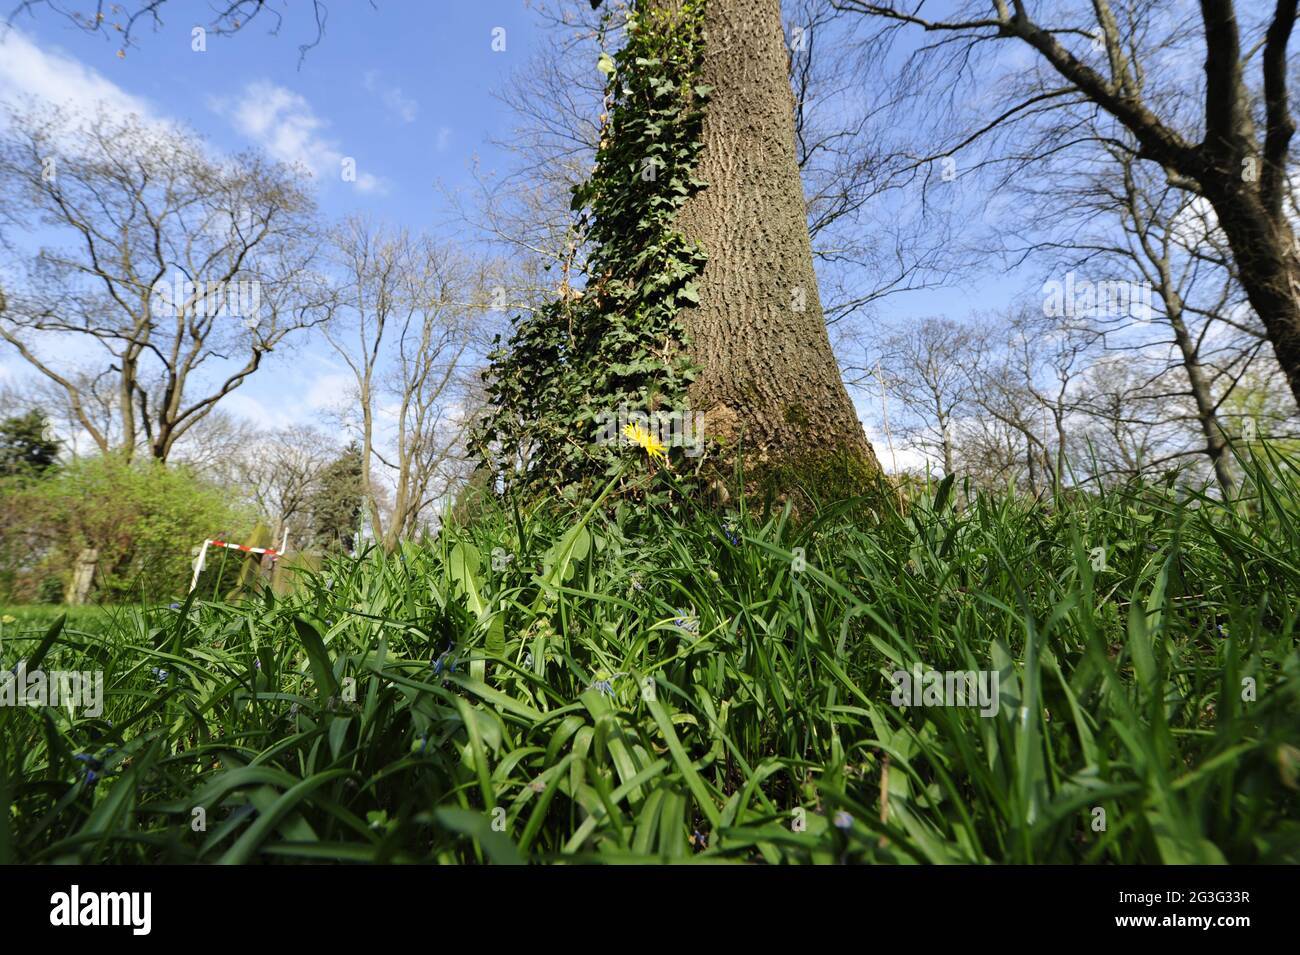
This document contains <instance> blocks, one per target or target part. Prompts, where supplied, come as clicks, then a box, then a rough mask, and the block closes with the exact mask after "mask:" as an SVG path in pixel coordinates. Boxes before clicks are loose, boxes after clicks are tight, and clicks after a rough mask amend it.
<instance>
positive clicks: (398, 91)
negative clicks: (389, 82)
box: [361, 70, 420, 123]
mask: <svg viewBox="0 0 1300 955" xmlns="http://www.w3.org/2000/svg"><path fill="white" fill-rule="evenodd" d="M361 84H362V85H363V86H364V87H365V88H366V89H367V90H368V91H370V92H371V93H375V94H377V95H378V96H379V99H380V101H381V102H382V103H383V104H384V106H385V107H387V108H388V111H389V112H390V113H392V114H393V115H395V116H396V117H397V118H398V119H400V120H401V121H402V122H404V123H413V122H415V117H416V115H417V114H418V113H419V112H420V104H419V103H417V102H416V101H415V100H413V99H411V98H410V97H409V96H407V95H406V94H405V93H403V92H402V88H401V87H400V86H382V85H381V84H380V82H379V72H378V71H377V70H369V71H367V72H366V73H365V75H364V76H362V78H361Z"/></svg>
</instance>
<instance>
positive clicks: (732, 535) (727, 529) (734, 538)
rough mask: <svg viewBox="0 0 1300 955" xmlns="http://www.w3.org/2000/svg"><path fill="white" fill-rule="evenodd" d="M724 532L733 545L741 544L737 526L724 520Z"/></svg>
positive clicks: (722, 525)
mask: <svg viewBox="0 0 1300 955" xmlns="http://www.w3.org/2000/svg"><path fill="white" fill-rule="evenodd" d="M721 527H722V533H723V534H725V535H726V537H727V540H728V541H730V542H731V546H732V547H738V546H740V535H739V534H737V533H736V529H735V527H733V526H732V525H731V524H728V523H726V522H722V524H721Z"/></svg>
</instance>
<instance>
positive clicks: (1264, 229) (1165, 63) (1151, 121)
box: [835, 0, 1300, 403]
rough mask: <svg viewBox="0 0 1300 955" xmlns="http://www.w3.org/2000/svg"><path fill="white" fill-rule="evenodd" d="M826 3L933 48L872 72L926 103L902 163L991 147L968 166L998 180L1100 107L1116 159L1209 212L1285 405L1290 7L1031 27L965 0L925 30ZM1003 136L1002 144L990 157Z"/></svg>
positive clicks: (1105, 15) (907, 20) (1289, 365)
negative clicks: (920, 144) (997, 168)
mask: <svg viewBox="0 0 1300 955" xmlns="http://www.w3.org/2000/svg"><path fill="white" fill-rule="evenodd" d="M835 5H836V7H837V8H840V9H843V10H848V11H856V12H859V13H863V14H866V15H869V16H871V17H874V18H877V20H878V21H879V22H880V23H881V24H882V28H881V29H882V35H884V34H892V35H894V36H898V35H899V34H898V32H897V31H898V28H899V27H900V25H905V26H909V27H911V28H913V29H915V30H918V31H923V32H924V34H925V35H926V36H927V37H929V36H933V37H939V38H941V39H940V40H939V41H938V42H933V43H931V42H928V41H926V42H920V43H918V45H917V46H916V47H915V49H914V50H913V51H912V52H911V55H910V57H908V58H907V59H906V62H904V63H901V64H900V62H899V61H898V60H897V59H892V58H884V59H881V61H880V62H882V63H888V64H889V67H888V68H889V69H891V70H894V71H895V73H896V74H897V76H898V77H899V79H898V80H896V81H895V82H894V83H893V84H891V88H893V89H899V88H900V87H901V86H902V85H903V84H907V85H911V86H912V87H913V88H914V90H915V92H914V95H913V97H910V98H911V99H913V101H914V100H915V98H918V97H919V98H923V99H925V100H926V101H927V104H928V105H929V106H931V107H933V109H932V111H931V113H930V115H931V116H932V117H934V119H935V121H934V122H933V123H932V124H930V125H929V126H928V128H927V130H926V132H927V133H928V134H929V135H930V136H932V137H933V138H932V139H931V142H930V144H929V145H928V148H922V149H921V150H919V151H918V152H914V153H913V154H912V158H911V160H910V161H909V162H907V163H905V168H909V169H913V170H914V169H916V168H918V167H928V166H929V165H930V164H932V163H934V162H936V161H938V160H940V159H943V158H951V157H954V156H956V155H958V154H959V153H961V154H962V155H965V153H966V152H968V151H972V148H973V147H975V146H976V144H981V145H989V143H990V141H993V143H992V145H991V146H990V150H991V152H990V153H989V154H988V155H986V157H985V159H984V160H981V161H986V162H992V163H995V164H1002V165H1003V167H1004V174H1014V173H1009V172H1007V169H1008V168H1009V169H1012V170H1022V169H1024V168H1025V166H1026V165H1028V164H1032V163H1034V162H1036V161H1039V160H1042V159H1044V158H1054V159H1056V160H1058V161H1059V160H1060V159H1061V158H1062V157H1063V156H1064V155H1066V154H1067V153H1069V152H1070V151H1071V149H1072V147H1073V146H1075V145H1077V144H1080V143H1083V144H1085V145H1086V144H1089V143H1091V137H1090V136H1089V135H1087V133H1086V132H1085V133H1084V134H1083V135H1080V134H1079V132H1078V127H1079V125H1080V123H1082V124H1083V126H1084V128H1085V129H1086V128H1087V117H1088V116H1089V114H1095V111H1097V110H1100V111H1101V112H1102V114H1103V115H1104V116H1106V117H1108V118H1109V119H1110V121H1111V123H1112V136H1111V139H1112V141H1113V142H1114V143H1115V144H1116V145H1117V146H1118V147H1119V148H1122V149H1124V150H1126V151H1128V152H1129V153H1130V155H1131V156H1132V157H1133V158H1134V159H1136V160H1139V161H1142V162H1149V163H1153V164H1155V165H1156V166H1157V167H1159V168H1160V169H1162V170H1163V171H1164V173H1165V175H1166V176H1167V177H1168V179H1169V180H1170V181H1171V182H1172V183H1174V184H1175V185H1177V186H1178V187H1179V188H1182V189H1186V190H1188V191H1190V192H1193V193H1195V194H1196V195H1197V196H1199V197H1201V198H1203V199H1204V200H1205V201H1206V202H1208V204H1209V205H1210V207H1211V208H1212V209H1213V210H1214V214H1215V217H1216V219H1217V223H1218V226H1219V228H1221V229H1222V230H1223V234H1224V235H1225V236H1226V238H1227V244H1228V246H1229V248H1230V250H1231V253H1232V258H1233V262H1234V265H1235V272H1236V275H1237V277H1238V280H1239V281H1240V283H1241V286H1242V288H1243V289H1244V290H1245V292H1246V295H1247V296H1248V298H1249V300H1250V303H1251V305H1252V307H1253V308H1254V310H1255V312H1256V314H1257V315H1258V316H1259V318H1260V321H1261V322H1262V323H1263V325H1264V328H1265V329H1266V332H1267V335H1268V339H1269V341H1270V343H1271V344H1272V346H1273V351H1274V354H1275V356H1276V358H1277V361H1278V363H1279V365H1280V366H1281V368H1282V370H1283V373H1284V374H1285V376H1286V379H1287V381H1288V383H1289V387H1290V390H1291V392H1292V394H1293V396H1294V397H1295V398H1296V401H1297V402H1298V403H1300V249H1298V248H1297V245H1296V241H1295V232H1294V228H1293V226H1292V222H1291V216H1292V215H1294V213H1295V210H1294V208H1290V207H1289V205H1290V203H1289V202H1288V195H1289V192H1290V186H1289V183H1290V176H1291V171H1290V164H1291V140H1292V137H1293V135H1294V132H1295V120H1294V118H1293V116H1292V114H1291V107H1290V101H1289V90H1288V82H1289V77H1288V66H1287V46H1288V43H1289V42H1290V39H1291V33H1292V30H1293V28H1294V25H1295V18H1296V6H1297V3H1296V0H1276V3H1273V4H1257V5H1248V4H1238V3H1236V2H1234V0H1203V2H1202V3H1201V4H1200V6H1199V18H1198V17H1197V16H1196V15H1195V14H1194V13H1192V10H1193V7H1192V6H1191V5H1184V6H1181V7H1179V8H1177V9H1176V10H1175V9H1171V8H1168V7H1166V6H1165V5H1161V4H1145V3H1140V4H1127V5H1123V6H1120V7H1116V6H1114V5H1112V4H1111V3H1110V2H1108V0H1097V2H1094V3H1092V4H1090V5H1087V10H1088V12H1087V13H1085V12H1083V10H1082V5H1081V9H1080V10H1077V11H1076V10H1069V9H1067V8H1066V7H1064V6H1062V5H1060V4H1052V5H1051V6H1050V7H1047V8H1046V9H1044V10H1043V11H1042V13H1041V17H1040V16H1036V15H1035V14H1033V13H1031V12H1030V10H1029V4H1027V3H1026V2H1024V0H1010V2H1008V0H966V2H964V3H961V4H959V5H958V6H957V9H956V10H954V11H953V13H952V15H951V16H945V17H942V18H938V19H935V18H930V17H927V16H924V15H922V12H921V10H920V8H919V7H918V6H916V5H912V4H904V3H898V2H892V0H890V2H880V3H873V2H869V0H835ZM1004 43H1014V44H1016V45H1017V46H1019V47H1020V49H1021V50H1023V51H1025V52H1029V53H1031V54H1032V56H1033V66H1031V67H1030V68H1028V69H1026V68H1025V65H1024V64H1023V62H1021V61H1018V60H1015V59H999V58H998V50H997V49H996V47H998V46H1000V45H1002V44H1004ZM1190 62H1200V63H1203V64H1204V69H1203V72H1202V73H1201V75H1200V76H1199V77H1198V78H1196V79H1195V80H1191V81H1190V83H1189V77H1188V75H1187V71H1186V70H1184V69H1181V68H1180V67H1181V65H1182V64H1184V63H1190ZM995 74H996V75H995ZM1252 77H1254V78H1255V79H1253V80H1252ZM975 91H978V92H975ZM989 94H991V95H992V96H993V101H992V102H990V99H989ZM968 97H969V98H968ZM963 102H965V103H978V111H977V112H975V113H971V114H966V115H961V113H960V109H961V107H960V106H959V105H958V104H962V103H963ZM954 107H956V108H954ZM945 127H946V128H945ZM1013 134H1014V137H1013ZM999 136H1001V137H1003V138H1002V139H1001V140H999ZM1011 138H1014V141H1015V145H1014V146H1012V147H1011V148H1009V149H999V145H998V143H999V142H1001V143H1003V144H1005V143H1006V142H1007V141H1008V140H1009V139H1011Z"/></svg>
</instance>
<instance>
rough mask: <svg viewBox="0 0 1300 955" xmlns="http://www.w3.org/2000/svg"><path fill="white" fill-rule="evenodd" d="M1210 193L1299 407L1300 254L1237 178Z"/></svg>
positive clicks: (1284, 225)
mask: <svg viewBox="0 0 1300 955" xmlns="http://www.w3.org/2000/svg"><path fill="white" fill-rule="evenodd" d="M1230 192H1232V193H1235V194H1229V195H1222V194H1221V193H1219V192H1210V193H1209V199H1210V203H1211V205H1213V207H1214V211H1215V213H1216V214H1217V215H1218V217H1219V225H1220V226H1221V227H1222V229H1223V234H1224V235H1225V236H1226V237H1227V239H1228V245H1229V246H1230V247H1231V249H1232V257H1233V261H1234V262H1235V263H1236V266H1237V277H1238V280H1239V281H1240V282H1241V287H1242V288H1243V289H1244V290H1245V292H1246V297H1247V298H1249V299H1250V304H1251V307H1252V308H1254V309H1255V314H1257V315H1258V316H1259V319H1260V321H1261V322H1262V323H1263V325H1264V329H1265V331H1266V332H1267V333H1268V340H1269V342H1270V343H1271V344H1272V345H1273V354H1274V355H1276V356H1277V361H1278V364H1279V365H1281V366H1282V372H1283V374H1285V375H1286V380H1287V385H1288V387H1290V389H1291V394H1292V395H1293V396H1294V397H1295V400H1296V404H1297V406H1300V255H1298V254H1297V250H1296V240H1295V237H1294V235H1293V234H1292V231H1291V228H1290V227H1289V226H1288V225H1287V223H1286V222H1285V220H1282V221H1273V220H1272V219H1270V217H1269V216H1268V215H1267V214H1266V212H1265V210H1264V207H1263V205H1262V203H1260V202H1259V200H1258V199H1256V198H1254V197H1250V196H1248V195H1247V194H1246V191H1245V190H1244V189H1243V188H1241V187H1240V186H1239V184H1237V183H1230Z"/></svg>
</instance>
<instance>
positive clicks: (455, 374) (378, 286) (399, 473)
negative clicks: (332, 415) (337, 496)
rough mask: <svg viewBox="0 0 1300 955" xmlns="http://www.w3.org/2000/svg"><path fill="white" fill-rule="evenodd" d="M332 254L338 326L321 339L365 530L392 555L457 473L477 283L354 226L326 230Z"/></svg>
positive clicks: (422, 252)
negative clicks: (344, 373) (342, 405)
mask: <svg viewBox="0 0 1300 955" xmlns="http://www.w3.org/2000/svg"><path fill="white" fill-rule="evenodd" d="M333 252H334V256H335V259H336V265H337V267H338V271H339V278H340V282H341V286H340V288H339V290H338V293H337V294H338V296H339V298H338V301H339V311H340V317H339V320H338V323H337V325H336V326H335V327H333V328H331V329H330V330H328V331H327V332H326V337H327V339H328V341H329V342H330V344H331V345H332V346H333V348H334V350H335V352H336V353H337V354H338V355H339V357H340V358H341V359H342V360H343V362H344V363H345V364H346V365H347V367H348V369H349V370H350V371H351V373H352V378H353V381H354V391H353V394H352V395H350V396H349V397H350V398H351V399H352V401H351V403H350V404H349V405H348V409H347V412H348V416H349V417H350V418H351V419H352V424H353V426H354V427H355V428H356V430H357V432H358V435H359V444H360V446H361V453H362V458H363V460H364V461H366V462H367V471H366V477H365V492H366V499H367V509H368V514H367V519H368V521H369V523H370V526H371V532H372V533H373V535H374V537H375V539H376V540H377V541H379V542H381V543H382V544H383V546H384V547H385V548H388V549H391V548H392V547H394V546H395V545H396V544H397V542H398V541H399V540H400V539H402V538H403V537H409V536H412V535H414V534H415V533H416V532H417V531H418V529H419V527H420V526H421V522H422V521H424V520H425V519H426V518H427V511H428V508H429V507H430V505H431V504H432V503H433V502H434V500H436V499H437V498H438V497H439V496H440V495H441V494H443V493H444V492H445V491H446V483H447V479H448V478H449V477H450V476H451V475H452V474H453V473H455V472H456V469H457V464H458V457H457V455H458V451H459V448H460V444H461V439H462V437H463V435H464V429H465V428H466V427H467V425H468V424H469V421H468V419H467V418H466V417H465V416H464V415H463V414H461V413H460V412H461V410H462V409H463V401H462V392H463V391H464V390H466V388H467V382H468V380H469V379H470V377H471V375H472V372H473V367H472V362H471V360H470V355H471V346H474V345H481V344H482V342H481V340H480V328H479V325H480V318H481V309H480V307H479V304H478V303H480V302H481V301H482V298H483V294H482V288H481V285H482V282H483V273H482V272H481V271H476V270H475V268H474V266H473V264H472V263H470V262H468V261H467V260H466V259H464V258H463V257H461V256H460V255H459V254H457V253H454V252H452V251H451V250H449V249H447V248H445V247H443V246H440V245H438V244H437V243H435V242H433V241H432V240H430V239H427V238H423V237H420V238H414V237H412V236H411V235H409V234H408V233H406V232H404V231H399V230H393V229H387V228H383V227H380V226H376V225H374V224H373V223H371V222H369V221H367V220H365V219H360V218H351V219H348V220H347V221H345V222H344V223H342V224H341V225H340V226H339V227H338V229H337V230H335V233H334V238H333ZM385 503H386V506H385Z"/></svg>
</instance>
